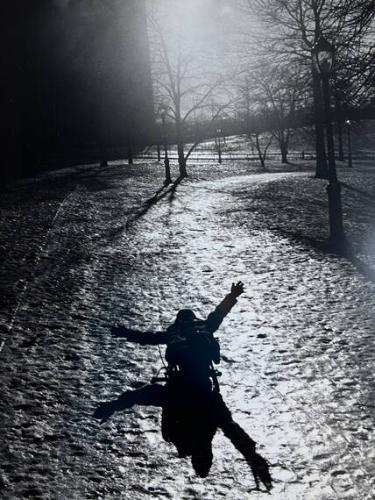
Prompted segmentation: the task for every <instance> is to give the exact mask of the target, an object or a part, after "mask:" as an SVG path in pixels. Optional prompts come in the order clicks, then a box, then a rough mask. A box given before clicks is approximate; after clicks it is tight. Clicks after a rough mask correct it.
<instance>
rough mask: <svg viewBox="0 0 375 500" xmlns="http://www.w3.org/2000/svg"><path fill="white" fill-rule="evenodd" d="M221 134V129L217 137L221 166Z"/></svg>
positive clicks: (218, 130) (217, 131) (217, 132)
mask: <svg viewBox="0 0 375 500" xmlns="http://www.w3.org/2000/svg"><path fill="white" fill-rule="evenodd" d="M220 134H221V128H218V129H217V130H216V135H217V152H218V155H219V163H220V164H221V138H220Z"/></svg>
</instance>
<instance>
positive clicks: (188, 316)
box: [175, 309, 197, 325]
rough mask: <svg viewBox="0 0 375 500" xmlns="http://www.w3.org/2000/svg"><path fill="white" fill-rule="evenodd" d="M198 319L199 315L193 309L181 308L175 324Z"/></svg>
mask: <svg viewBox="0 0 375 500" xmlns="http://www.w3.org/2000/svg"><path fill="white" fill-rule="evenodd" d="M196 319H197V317H196V315H195V314H194V313H193V311H192V310H191V309H181V310H180V311H178V313H177V316H176V320H175V324H176V325H181V324H189V323H193V322H194V320H196Z"/></svg>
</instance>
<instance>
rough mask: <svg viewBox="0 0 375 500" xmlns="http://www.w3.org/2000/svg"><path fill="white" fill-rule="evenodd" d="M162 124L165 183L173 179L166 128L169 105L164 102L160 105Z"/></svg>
mask: <svg viewBox="0 0 375 500" xmlns="http://www.w3.org/2000/svg"><path fill="white" fill-rule="evenodd" d="M159 112H160V118H161V125H162V129H163V139H164V166H165V184H170V183H171V182H172V179H171V169H170V166H169V157H168V144H167V134H166V130H165V121H166V117H167V107H166V106H165V105H163V104H161V105H160V106H159Z"/></svg>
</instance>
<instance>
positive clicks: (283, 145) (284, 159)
mask: <svg viewBox="0 0 375 500" xmlns="http://www.w3.org/2000/svg"><path fill="white" fill-rule="evenodd" d="M279 146H280V152H281V163H284V164H285V163H289V161H288V145H287V143H286V141H285V140H284V139H282V140H281V141H279Z"/></svg>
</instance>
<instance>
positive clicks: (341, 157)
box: [337, 117, 345, 161]
mask: <svg viewBox="0 0 375 500" xmlns="http://www.w3.org/2000/svg"><path fill="white" fill-rule="evenodd" d="M337 139H338V148H339V160H340V161H344V160H345V157H344V143H343V139H342V120H341V118H340V117H339V119H338V120H337Z"/></svg>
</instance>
